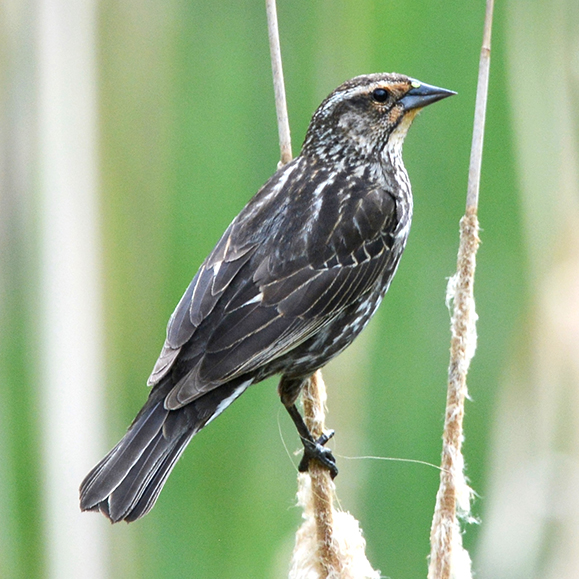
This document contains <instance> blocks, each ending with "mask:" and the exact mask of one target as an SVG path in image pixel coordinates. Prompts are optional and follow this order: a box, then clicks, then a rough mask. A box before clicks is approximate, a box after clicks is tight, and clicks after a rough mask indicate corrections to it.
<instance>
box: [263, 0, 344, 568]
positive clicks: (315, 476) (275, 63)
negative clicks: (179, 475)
mask: <svg viewBox="0 0 579 579" xmlns="http://www.w3.org/2000/svg"><path fill="white" fill-rule="evenodd" d="M266 10H267V22H268V33H269V46H270V52H271V68H272V73H273V84H274V92H275V107H276V112H277V124H278V132H279V147H280V163H279V166H280V167H281V166H283V165H285V164H286V163H289V162H290V161H291V159H292V149H291V137H290V129H289V121H288V114H287V103H286V98H285V87H284V81H283V69H282V62H281V49H280V43H279V30H278V25H277V12H276V4H275V0H266ZM325 400H326V387H325V385H324V381H323V378H322V372H321V371H320V370H318V371H317V372H316V373H315V374H314V375H313V376H312V377H311V379H310V380H309V381H308V383H307V385H306V387H305V388H304V391H303V393H302V402H303V406H304V420H305V421H306V424H307V426H308V428H309V430H310V432H311V433H312V434H313V436H314V438H318V437H319V436H321V435H322V434H323V432H324V422H325V408H324V404H325ZM308 472H309V475H310V477H311V494H312V499H313V507H314V518H315V522H316V535H317V547H318V548H317V551H318V553H317V555H318V558H319V568H320V575H319V577H320V579H326V578H332V577H339V576H340V574H341V567H342V566H341V560H340V556H339V553H338V550H337V548H336V544H335V542H334V540H333V513H334V510H333V488H334V487H333V482H332V479H331V477H330V473H329V472H328V470H327V469H326V468H324V467H322V465H320V464H319V463H317V462H316V461H311V462H310V467H309V471H308ZM301 480H302V479H300V484H301Z"/></svg>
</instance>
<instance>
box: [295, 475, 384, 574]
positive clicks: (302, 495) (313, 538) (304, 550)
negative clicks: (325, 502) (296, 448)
mask: <svg viewBox="0 0 579 579" xmlns="http://www.w3.org/2000/svg"><path fill="white" fill-rule="evenodd" d="M330 484H331V486H332V492H334V489H335V487H334V483H330ZM298 505H299V506H300V507H302V509H303V510H304V513H303V518H304V522H303V524H302V526H301V527H300V528H299V529H298V532H297V534H296V544H295V547H294V551H293V556H292V561H291V568H290V573H289V579H326V578H327V579H380V571H375V570H374V569H373V568H372V565H370V562H369V561H368V559H366V554H365V548H366V541H365V540H364V537H363V536H362V529H361V528H360V525H359V524H358V521H357V520H356V519H355V518H354V517H353V516H352V515H351V514H350V513H347V512H344V511H336V510H335V509H334V508H333V507H332V511H331V512H332V523H333V524H332V545H331V548H332V551H333V552H334V553H335V555H336V557H337V561H338V565H339V567H338V568H337V569H336V568H335V567H334V568H330V569H328V568H327V567H326V566H324V563H323V561H321V559H320V554H319V551H320V546H319V541H318V534H317V524H316V513H315V506H314V495H313V493H312V480H311V478H310V475H309V474H307V473H301V474H300V475H299V477H298Z"/></svg>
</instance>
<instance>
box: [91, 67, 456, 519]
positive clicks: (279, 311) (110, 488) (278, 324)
mask: <svg viewBox="0 0 579 579" xmlns="http://www.w3.org/2000/svg"><path fill="white" fill-rule="evenodd" d="M451 94H454V93H452V92H451V91H447V90H444V89H440V88H436V87H432V86H429V85H425V84H423V83H419V82H418V81H415V80H413V79H410V78H408V77H406V76H403V75H398V74H373V75H366V76H359V77H356V78H354V79H352V80H349V81H347V82H346V83H344V84H343V85H341V86H340V87H338V88H337V89H336V90H335V91H334V92H333V93H332V94H331V95H330V96H329V97H328V98H327V99H326V100H325V101H324V102H323V103H322V104H321V105H320V107H319V108H318V110H317V111H316V113H315V114H314V116H313V118H312V121H311V124H310V127H309V129H308V132H307V135H306V139H305V142H304V145H303V148H302V151H301V153H300V155H299V156H298V157H297V158H296V159H294V160H293V161H292V162H291V163H289V164H288V165H286V166H284V167H282V168H281V169H280V170H279V171H277V172H276V173H275V174H274V175H273V176H272V177H271V178H270V179H269V181H268V182H267V183H266V184H265V185H264V186H263V187H262V188H261V189H260V191H259V192H258V193H257V194H256V195H255V197H253V199H252V200H251V201H250V202H249V203H248V204H247V205H246V207H245V208H244V209H243V210H242V211H241V213H240V214H239V215H238V216H237V217H236V218H235V219H234V220H233V222H232V223H231V225H230V226H229V227H228V228H227V230H226V231H225V233H224V234H223V237H222V238H221V240H220V241H219V242H218V243H217V245H216V247H215V249H214V250H213V251H212V252H211V253H210V255H209V256H208V257H207V259H206V260H205V262H204V263H203V264H202V265H201V268H200V269H199V271H198V273H197V275H196V276H195V278H194V279H193V281H192V282H191V284H190V286H189V288H188V289H187V291H186V292H185V294H184V296H183V298H182V299H181V301H180V302H179V304H178V306H177V308H176V310H175V312H174V313H173V315H172V316H171V319H170V321H169V325H168V327H167V338H166V340H165V344H164V346H163V349H162V352H161V355H160V356H159V359H158V361H157V363H156V364H155V367H154V369H153V372H152V374H151V377H150V378H149V384H150V385H151V386H152V387H153V389H152V391H151V393H150V395H149V399H148V400H147V402H146V404H145V406H144V407H143V409H142V410H141V412H140V413H139V414H138V416H137V417H136V418H135V420H134V421H133V424H132V425H131V426H130V428H129V430H128V432H127V434H126V435H125V437H124V438H123V439H122V440H121V441H120V442H119V443H118V444H117V446H115V448H114V449H113V450H112V451H111V452H110V453H109V454H108V455H107V456H106V457H105V458H104V459H103V460H102V461H101V462H100V463H99V464H98V465H97V466H96V467H95V468H94V469H93V470H92V471H91V472H90V473H89V474H88V476H87V477H86V479H85V480H84V481H83V483H82V485H81V489H80V497H81V508H82V509H83V510H100V511H101V512H103V513H104V514H105V515H106V516H107V517H109V518H110V519H111V520H112V521H113V522H116V521H119V520H125V521H133V520H135V519H138V518H139V517H141V516H143V515H144V514H145V513H147V512H148V511H149V509H150V508H151V507H152V506H153V504H154V503H155V501H156V499H157V496H158V494H159V492H160V490H161V488H162V486H163V484H164V482H165V480H166V478H167V476H168V475H169V473H170V471H171V469H172V468H173V466H174V464H175V462H176V460H177V459H178V458H179V456H180V455H181V453H182V452H183V450H184V448H185V446H186V445H187V443H188V442H189V441H190V440H191V438H192V437H193V436H194V435H195V434H196V433H197V432H198V431H199V430H200V429H201V428H203V427H204V426H206V425H207V423H208V422H210V421H211V420H213V419H214V418H215V417H216V416H218V415H219V414H220V413H221V412H222V411H223V410H224V409H225V408H226V407H227V406H229V404H231V403H232V402H233V401H234V400H235V399H236V398H237V397H238V396H240V395H241V394H242V393H243V392H244V391H245V390H246V389H247V388H248V387H249V386H250V385H251V384H254V383H256V382H259V381H261V380H263V379H265V378H267V377H268V376H271V375H273V374H281V376H282V378H281V382H280V387H279V392H280V396H281V399H282V402H283V403H284V405H285V406H286V408H287V409H288V411H289V412H290V415H291V417H292V419H293V420H294V422H295V423H296V426H297V428H298V432H299V434H300V437H301V438H302V442H303V443H304V448H305V452H304V459H303V460H302V463H301V465H300V469H301V470H305V469H306V468H307V466H308V462H309V460H311V459H312V458H313V459H317V460H320V461H321V462H322V463H323V464H325V465H326V466H327V467H328V468H329V469H330V471H331V472H332V474H333V475H334V476H335V475H336V474H337V468H336V465H335V460H334V458H333V456H332V455H331V453H330V452H329V451H328V450H327V449H325V448H324V446H323V445H324V444H325V442H326V441H327V437H324V438H323V439H321V440H317V441H315V440H313V438H312V437H311V435H310V434H309V432H308V431H307V428H306V427H305V425H304V423H303V420H302V419H301V416H300V415H299V412H298V411H297V409H296V407H295V402H296V400H297V397H298V395H299V392H300V390H301V387H302V386H303V384H304V383H305V381H306V380H307V379H308V378H309V376H311V375H312V373H313V372H315V371H316V370H317V369H318V368H320V367H322V366H324V365H325V364H326V363H327V362H328V361H329V360H330V359H331V358H333V357H334V356H336V355H337V354H339V353H340V352H341V351H342V350H343V349H344V348H346V347H347V346H348V345H349V344H350V343H351V342H352V341H353V340H354V338H355V337H356V336H357V335H358V334H359V333H360V332H361V331H362V329H363V328H364V327H365V326H366V324H367V323H368V321H369V320H370V318H371V317H372V315H373V314H374V312H375V311H376V308H377V307H378V305H379V304H380V302H381V300H382V298H383V297H384V294H385V293H386V291H387V289H388V286H389V285H390V282H391V280H392V278H393V276H394V273H395V271H396V268H397V266H398V262H399V259H400V256H401V255H402V252H403V250H404V247H405V245H406V239H407V237H408V231H409V227H410V220H411V217H412V194H411V190H410V182H409V180H408V175H407V173H406V170H405V168H404V164H403V163H402V156H401V153H402V142H403V140H404V137H405V135H406V132H407V130H408V128H409V126H410V124H411V122H412V119H413V118H414V116H415V114H416V112H417V111H418V110H419V109H420V108H422V107H424V106H426V105H427V104H430V103H431V102H435V101H437V100H440V99H442V98H445V97H447V96H450V95H451Z"/></svg>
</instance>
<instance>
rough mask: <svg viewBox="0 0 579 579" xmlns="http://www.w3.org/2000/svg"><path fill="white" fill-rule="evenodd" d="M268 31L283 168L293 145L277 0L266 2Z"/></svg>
mask: <svg viewBox="0 0 579 579" xmlns="http://www.w3.org/2000/svg"><path fill="white" fill-rule="evenodd" d="M265 9H266V12H267V30H268V36H269V50H270V54H271V71H272V74H273V90H274V93H275V110H276V115H277V127H278V132H279V148H280V153H281V158H280V162H279V165H278V168H279V167H282V166H283V165H285V164H286V163H289V162H290V161H291V160H292V156H293V155H292V143H291V135H290V127H289V119H288V114H287V103H286V98H285V85H284V81H283V67H282V63H281V47H280V43H279V29H278V25H277V9H276V5H275V0H266V2H265Z"/></svg>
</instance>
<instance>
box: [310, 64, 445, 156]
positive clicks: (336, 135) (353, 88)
mask: <svg viewBox="0 0 579 579" xmlns="http://www.w3.org/2000/svg"><path fill="white" fill-rule="evenodd" d="M453 94H456V93H455V92H453V91H450V90H446V89H444V88H438V87H435V86H431V85H429V84H425V83H422V82H420V81H417V80H415V79H413V78H410V77H408V76H404V75H402V74H395V73H380V74H368V75H362V76H357V77H355V78H353V79H351V80H348V81H346V82H345V83H343V84H342V85H340V86H339V87H338V88H337V89H336V90H334V92H332V93H331V94H330V95H329V96H328V98H326V99H325V100H324V102H323V103H322V104H321V105H320V106H319V107H318V110H317V111H316V112H315V113H314V116H313V117H312V121H311V123H310V126H309V128H308V132H307V134H306V139H305V141H304V146H303V149H302V154H306V155H312V156H315V157H317V158H319V159H321V160H324V161H325V160H328V161H331V160H334V161H336V160H339V159H340V158H344V157H352V156H354V157H358V158H362V159H370V158H372V157H374V158H376V156H377V155H379V154H380V153H381V152H382V150H383V149H384V148H385V147H386V146H389V147H392V148H399V147H401V145H402V142H403V141H404V137H405V136H406V132H407V131H408V128H409V127H410V125H411V123H412V120H413V119H414V117H415V116H416V114H417V113H418V112H419V111H420V109H422V108H423V107H425V106H427V105H429V104H431V103H434V102H436V101H439V100H441V99H443V98H446V97H449V96H451V95H453Z"/></svg>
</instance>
